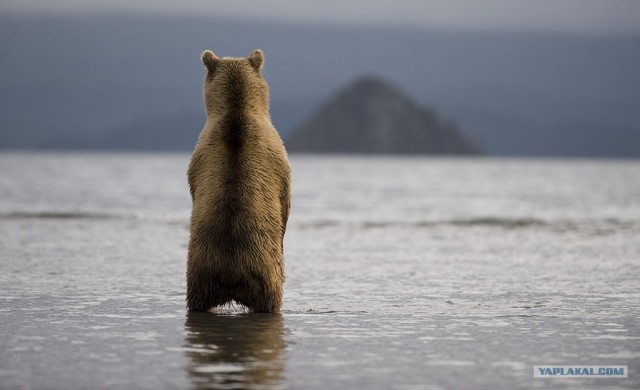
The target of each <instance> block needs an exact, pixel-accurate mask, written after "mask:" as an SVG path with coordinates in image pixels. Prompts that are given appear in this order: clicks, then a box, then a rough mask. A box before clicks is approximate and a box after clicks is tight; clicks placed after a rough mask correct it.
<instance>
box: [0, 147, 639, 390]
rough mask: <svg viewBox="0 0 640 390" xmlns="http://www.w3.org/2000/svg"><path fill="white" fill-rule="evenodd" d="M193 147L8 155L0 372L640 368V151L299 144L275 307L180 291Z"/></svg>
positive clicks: (327, 375) (54, 375)
mask: <svg viewBox="0 0 640 390" xmlns="http://www.w3.org/2000/svg"><path fill="white" fill-rule="evenodd" d="M187 162H188V155H145V154H141V155H136V154H130V155H126V154H125V155H116V154H104V155H93V156H91V155H79V154H74V155H62V154H61V155H55V154H2V155H0V388H7V389H12V388H34V389H40V388H47V389H49V388H59V389H86V388H142V389H164V388H166V389H173V388H208V387H211V388H266V389H270V388H305V389H306V388H311V389H314V388H317V389H325V388H372V389H387V388H403V389H404V388H420V389H423V388H426V389H440V388H456V389H465V388H469V389H478V388H487V389H490V388H491V389H492V388H585V387H592V388H602V387H608V388H638V387H640V377H639V376H638V374H637V373H638V371H639V369H640V320H639V316H640V280H639V277H638V275H640V239H639V238H640V161H606V160H591V161H589V160H573V161H571V160H569V161H563V160H523V159H516V160H513V159H445V158H346V157H340V158H337V157H304V156H294V157H293V158H292V166H293V170H294V182H293V209H292V215H291V219H290V224H289V228H288V231H287V237H286V241H285V252H286V261H287V283H286V285H285V297H284V307H283V312H282V313H281V314H279V315H266V314H250V313H244V312H243V311H242V309H241V308H240V307H228V308H225V309H224V310H222V313H221V314H210V313H206V314H203V313H199V314H188V313H187V312H186V310H185V302H184V294H185V282H184V267H185V264H184V262H185V258H186V244H187V240H188V215H189V209H190V201H189V197H188V189H187V187H186V176H185V170H186V165H187ZM534 364H536V365H543V364H544V365H627V366H629V372H630V373H629V377H628V378H626V379H625V378H620V379H607V378H605V379H539V378H534V377H533V365H534Z"/></svg>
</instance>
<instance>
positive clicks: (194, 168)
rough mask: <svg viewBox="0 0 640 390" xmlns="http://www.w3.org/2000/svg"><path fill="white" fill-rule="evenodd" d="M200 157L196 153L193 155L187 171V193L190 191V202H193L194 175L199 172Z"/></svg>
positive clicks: (194, 192)
mask: <svg viewBox="0 0 640 390" xmlns="http://www.w3.org/2000/svg"><path fill="white" fill-rule="evenodd" d="M201 162H202V156H201V155H200V153H198V152H197V151H196V152H194V153H193V157H191V162H190V163H189V169H188V170H187V180H188V181H189V191H191V200H192V201H193V200H194V198H195V194H196V175H197V174H198V172H200V164H201Z"/></svg>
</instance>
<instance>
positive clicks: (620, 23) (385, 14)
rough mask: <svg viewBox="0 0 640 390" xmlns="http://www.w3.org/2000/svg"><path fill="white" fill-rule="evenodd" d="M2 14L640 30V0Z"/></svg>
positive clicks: (137, 0) (32, 0) (88, 8)
mask: <svg viewBox="0 0 640 390" xmlns="http://www.w3.org/2000/svg"><path fill="white" fill-rule="evenodd" d="M0 12H1V13H7V12H9V13H23V14H38V13H57V14H86V13H97V12H125V13H127V12H135V13H160V14H170V15H199V16H206V15H210V16H217V17H237V18H250V19H257V20H267V21H288V22H302V23H305V22H319V23H340V24H374V25H378V24H380V25H405V26H406V25H410V26H417V27H426V28H447V29H457V30H459V29H465V30H477V29H481V30H529V31H530V30H538V31H562V32H575V33H603V32H604V33H616V32H626V33H628V32H631V33H640V0H391V1H389V0H367V1H363V0H323V1H317V0H316V1H307V0H274V1H265V0H233V1H214V0H183V1H174V0H110V1H97V0H55V1H51V0H2V2H0Z"/></svg>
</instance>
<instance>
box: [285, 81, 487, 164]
mask: <svg viewBox="0 0 640 390" xmlns="http://www.w3.org/2000/svg"><path fill="white" fill-rule="evenodd" d="M285 143H286V146H287V150H289V151H290V152H315V153H318V152H320V153H388V154H424V153H430V154H468V153H478V152H479V148H478V147H476V146H474V145H473V143H472V142H470V141H468V140H466V139H465V138H464V137H463V136H462V135H461V134H460V133H459V131H458V129H457V127H456V125H455V124H454V123H453V122H452V121H446V120H443V119H442V118H441V115H440V114H439V113H438V112H436V111H435V110H434V109H432V108H428V107H421V106H420V105H419V104H417V103H416V102H415V101H414V100H413V99H412V98H410V97H409V96H408V95H407V94H406V93H404V92H403V91H401V90H400V89H399V88H397V87H396V86H394V85H391V84H389V83H388V82H386V81H384V80H382V79H380V78H375V77H363V78H360V79H357V80H356V81H354V82H353V83H351V84H349V85H348V86H346V87H345V88H343V89H341V90H340V91H339V92H338V93H337V94H336V95H335V96H333V97H332V98H330V99H329V100H328V101H326V102H325V103H324V104H323V105H322V107H321V108H320V109H319V110H318V111H316V112H315V113H314V114H313V115H311V116H310V117H309V118H308V119H307V120H305V121H304V122H303V123H302V125H301V126H300V127H299V128H297V129H295V130H294V131H293V132H292V133H291V134H290V135H289V136H288V137H287V138H286V142H285Z"/></svg>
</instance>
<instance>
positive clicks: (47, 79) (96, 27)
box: [0, 14, 640, 157]
mask: <svg viewBox="0 0 640 390" xmlns="http://www.w3.org/2000/svg"><path fill="white" fill-rule="evenodd" d="M205 48H209V49H213V50H214V51H215V52H216V53H217V54H218V55H221V56H245V55H248V54H249V53H250V52H251V51H252V50H253V49H255V48H262V49H263V50H264V51H265V53H266V64H265V71H264V72H265V77H266V79H267V81H268V82H269V85H270V90H271V102H272V117H273V121H274V123H275V125H276V127H277V128H278V130H279V131H280V132H281V133H282V134H283V135H284V136H285V137H286V135H287V133H289V132H290V131H291V130H292V129H293V128H294V127H296V125H298V124H299V123H300V122H301V121H302V120H303V119H304V118H305V117H306V116H307V115H308V114H309V113H311V112H312V111H313V110H314V109H317V107H318V106H319V104H320V103H321V102H322V101H323V100H325V99H326V98H327V96H329V95H330V94H331V93H332V92H333V91H334V90H335V89H336V88H338V87H339V86H341V85H344V84H346V83H348V82H349V81H351V80H353V79H355V78H356V77H358V76H359V75H362V74H376V75H380V76H382V77H384V78H385V79H388V80H390V81H391V82H393V83H394V84H396V85H398V86H399V87H400V88H402V89H403V90H405V91H407V93H408V94H409V95H410V96H412V98H414V99H415V100H416V101H417V102H418V103H419V104H420V105H425V104H429V105H432V106H434V107H438V109H439V110H440V111H441V112H442V115H443V116H444V117H446V118H448V117H455V118H456V120H457V122H458V123H459V124H460V127H461V128H462V129H465V131H467V132H468V133H469V134H470V135H471V136H472V137H473V138H474V139H476V138H478V139H481V140H482V142H483V145H484V147H485V148H486V150H487V152H488V153H492V154H518V155H572V156H588V155H600V156H636V157H637V156H640V106H639V103H638V102H640V77H639V76H638V71H637V70H638V69H640V37H639V36H636V35H599V36H598V35H562V34H557V33H554V34H547V33H535V32H530V33H524V32H520V33H510V32H454V31H436V30H421V29H411V28H383V27H365V26H358V27H355V26H354V27H349V26H338V25H332V26H322V25H316V24H284V23H262V22H256V21H241V20H225V19H207V18H200V19H199V18H187V17H169V16H144V17H143V16H135V15H129V16H123V15H102V16H74V17H71V16H70V17H61V16H40V17H26V16H11V15H7V14H5V15H2V16H0V50H2V56H0V149H10V148H21V149H24V148H87V147H91V148H95V147H100V148H129V149H138V148H144V149H149V148H154V149H182V148H184V150H187V147H188V145H193V144H195V137H196V135H197V133H198V132H199V131H200V129H201V128H202V125H203V124H204V110H203V105H202V96H201V93H202V92H201V89H202V79H203V77H204V69H203V67H202V64H201V63H200V61H199V56H200V53H201V52H202V50H204V49H205ZM148 137H155V139H149V138H148ZM174 137H175V138H174ZM191 147H192V146H189V149H191Z"/></svg>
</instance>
